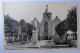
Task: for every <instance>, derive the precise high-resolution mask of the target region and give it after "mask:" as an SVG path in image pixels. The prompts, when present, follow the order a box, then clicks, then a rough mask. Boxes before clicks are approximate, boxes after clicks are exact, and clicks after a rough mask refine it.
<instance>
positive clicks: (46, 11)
mask: <svg viewBox="0 0 80 53" xmlns="http://www.w3.org/2000/svg"><path fill="white" fill-rule="evenodd" d="M45 13H48V5H46V10H45Z"/></svg>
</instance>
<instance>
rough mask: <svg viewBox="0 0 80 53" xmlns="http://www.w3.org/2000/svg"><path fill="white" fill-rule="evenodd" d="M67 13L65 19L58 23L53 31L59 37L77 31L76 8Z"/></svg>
mask: <svg viewBox="0 0 80 53" xmlns="http://www.w3.org/2000/svg"><path fill="white" fill-rule="evenodd" d="M68 12H69V13H68V14H67V18H66V19H65V20H63V21H62V22H60V23H59V24H58V25H57V26H56V28H55V30H56V32H57V33H58V34H59V35H60V37H61V36H63V35H64V34H65V33H66V31H68V30H72V31H74V32H76V31H77V11H76V8H75V7H74V8H72V9H71V10H69V11H68Z"/></svg>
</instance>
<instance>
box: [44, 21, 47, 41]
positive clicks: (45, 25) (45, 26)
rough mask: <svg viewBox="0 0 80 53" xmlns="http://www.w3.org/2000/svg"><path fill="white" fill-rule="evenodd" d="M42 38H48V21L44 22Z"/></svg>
mask: <svg viewBox="0 0 80 53" xmlns="http://www.w3.org/2000/svg"><path fill="white" fill-rule="evenodd" d="M44 40H48V23H47V22H45V23H44Z"/></svg>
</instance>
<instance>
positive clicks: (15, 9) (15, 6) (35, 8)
mask: <svg viewBox="0 0 80 53" xmlns="http://www.w3.org/2000/svg"><path fill="white" fill-rule="evenodd" d="M46 5H48V11H49V12H51V13H52V20H54V18H55V17H56V16H58V17H59V19H60V20H61V21H62V20H64V19H65V18H66V17H67V14H68V10H71V8H73V7H74V6H77V3H76V2H4V3H3V14H5V15H7V14H8V15H9V16H11V17H12V18H13V19H15V20H17V21H20V20H21V19H24V20H25V21H26V22H31V21H33V19H34V18H36V19H37V20H38V21H39V22H41V21H42V19H43V13H44V12H45V10H46Z"/></svg>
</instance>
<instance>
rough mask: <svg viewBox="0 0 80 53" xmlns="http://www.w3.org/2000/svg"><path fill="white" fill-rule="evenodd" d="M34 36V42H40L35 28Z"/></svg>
mask: <svg viewBox="0 0 80 53" xmlns="http://www.w3.org/2000/svg"><path fill="white" fill-rule="evenodd" d="M32 36H33V38H32V41H33V43H37V42H38V31H34V30H33V35H32Z"/></svg>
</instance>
